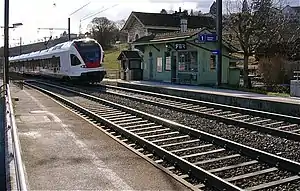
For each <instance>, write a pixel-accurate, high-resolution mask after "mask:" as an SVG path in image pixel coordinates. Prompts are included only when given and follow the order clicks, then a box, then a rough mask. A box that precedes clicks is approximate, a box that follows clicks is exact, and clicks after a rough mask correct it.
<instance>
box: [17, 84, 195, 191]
mask: <svg viewBox="0 0 300 191" xmlns="http://www.w3.org/2000/svg"><path fill="white" fill-rule="evenodd" d="M11 91H12V96H13V97H18V98H19V101H17V102H15V115H16V121H17V126H18V132H19V137H20V142H21V147H22V148H21V149H22V159H23V161H24V164H25V171H26V177H27V182H28V185H29V188H30V189H31V190H91V189H93V190H189V189H188V188H187V187H185V186H184V185H182V184H181V183H179V182H177V181H176V180H174V179H173V178H172V177H170V176H169V175H167V174H166V173H164V172H162V171H161V170H159V169H157V168H156V167H154V166H153V165H151V164H150V163H149V162H147V161H145V160H144V159H143V158H141V157H140V156H138V155H136V154H135V153H133V152H132V151H130V150H128V149H127V148H126V147H124V146H123V145H121V144H119V143H118V142H116V141H115V140H113V139H112V138H110V137H109V136H108V135H106V134H105V133H103V132H101V131H100V130H98V129H97V128H95V127H94V126H93V125H91V124H90V123H88V122H86V121H85V120H84V119H82V118H81V117H79V116H77V115H76V114H74V113H72V112H70V111H69V110H67V109H65V108H64V107H62V106H60V105H59V104H57V103H56V102H54V101H53V100H52V99H51V98H49V97H47V96H45V95H44V94H42V93H40V92H38V91H36V90H33V89H29V88H25V87H24V89H23V90H21V89H19V88H17V87H15V86H12V88H11Z"/></svg>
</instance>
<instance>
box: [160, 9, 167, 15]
mask: <svg viewBox="0 0 300 191" xmlns="http://www.w3.org/2000/svg"><path fill="white" fill-rule="evenodd" d="M160 13H161V14H168V12H167V11H166V9H162V10H161V11H160Z"/></svg>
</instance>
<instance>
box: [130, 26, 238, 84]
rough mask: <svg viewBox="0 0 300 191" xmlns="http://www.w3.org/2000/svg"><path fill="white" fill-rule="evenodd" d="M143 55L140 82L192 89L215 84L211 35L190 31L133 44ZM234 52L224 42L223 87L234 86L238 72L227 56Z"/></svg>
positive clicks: (214, 46) (145, 38)
mask: <svg viewBox="0 0 300 191" xmlns="http://www.w3.org/2000/svg"><path fill="white" fill-rule="evenodd" d="M132 45H133V46H134V48H135V49H139V50H140V51H141V52H142V53H143V62H142V64H141V67H142V69H143V75H142V76H143V80H150V81H162V82H174V83H180V84H193V85H204V84H205V85H215V84H216V82H217V71H216V66H217V62H218V60H217V57H218V56H217V54H218V51H217V42H216V35H215V33H214V31H211V30H207V29H192V30H186V31H185V32H182V31H180V32H170V33H163V34H155V35H149V36H144V37H142V38H140V39H138V40H136V41H134V42H133V43H132ZM235 51H237V50H236V49H235V48H234V47H233V46H231V45H230V44H229V43H226V42H223V49H222V55H223V57H222V84H229V85H237V84H239V79H240V70H239V69H238V68H236V67H234V66H231V65H230V63H231V62H234V60H233V59H232V57H231V56H230V53H233V52H235Z"/></svg>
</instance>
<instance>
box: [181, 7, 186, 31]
mask: <svg viewBox="0 0 300 191" xmlns="http://www.w3.org/2000/svg"><path fill="white" fill-rule="evenodd" d="M179 11H180V12H181V8H180V9H179ZM187 18H188V15H187V13H185V12H183V13H180V14H179V19H180V32H186V31H187V21H188V19H187Z"/></svg>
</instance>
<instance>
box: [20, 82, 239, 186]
mask: <svg viewBox="0 0 300 191" xmlns="http://www.w3.org/2000/svg"><path fill="white" fill-rule="evenodd" d="M24 84H25V85H27V86H30V87H33V88H35V89H37V90H39V91H41V92H43V93H45V94H47V95H50V96H52V97H55V98H56V99H58V100H59V101H61V102H63V103H65V104H66V105H69V106H71V107H72V108H75V109H76V110H79V111H80V112H82V113H84V114H85V115H87V116H89V117H91V118H92V119H94V120H100V121H101V122H102V123H103V125H104V126H108V127H111V128H113V129H114V130H116V131H118V132H119V133H121V134H123V135H125V136H126V137H129V138H131V139H132V140H134V141H136V142H137V143H139V144H140V145H143V146H144V147H146V148H147V149H148V150H151V151H153V152H154V153H155V154H157V155H158V156H160V157H161V158H167V159H168V161H169V162H172V163H175V164H177V166H179V167H180V169H182V170H183V171H185V172H186V173H187V174H191V175H193V176H195V177H197V178H198V179H200V180H202V181H203V182H205V183H207V184H209V185H210V186H213V187H216V188H217V189H221V190H224V189H225V190H237V191H241V190H243V189H241V188H239V187H237V186H235V185H233V184H231V183H229V182H227V181H225V180H224V179H222V178H220V177H218V176H215V175H213V174H212V173H209V172H208V171H206V170H204V169H202V168H200V167H198V166H196V165H194V164H192V163H190V162H188V161H187V160H184V159H182V158H180V157H178V156H176V155H174V154H173V153H171V152H169V151H167V150H165V149H163V148H161V147H159V146H157V145H155V144H154V143H151V142H150V141H148V140H146V139H144V138H142V137H140V136H137V135H135V134H134V133H132V132H130V131H128V130H126V129H125V128H122V127H121V126H120V125H117V124H115V123H113V122H111V121H109V120H107V119H105V118H104V117H101V116H100V115H97V114H96V113H94V112H91V111H89V110H87V109H85V108H84V107H82V106H80V105H78V104H76V103H74V102H71V101H69V100H67V99H65V98H63V97H62V96H59V95H57V94H55V93H52V92H50V91H48V90H45V89H43V88H40V87H38V86H35V85H33V84H30V83H27V82H24ZM49 86H52V87H56V88H59V89H63V90H65V91H68V92H72V93H75V94H77V95H80V96H82V97H85V98H90V99H91V100H94V99H95V100H97V101H101V102H103V103H106V104H107V105H114V103H112V102H108V101H105V100H98V98H96V97H93V96H92V97H89V95H87V94H84V93H80V92H75V91H73V90H69V89H66V88H63V87H59V86H54V85H50V84H49ZM114 106H116V107H117V108H119V107H122V106H121V105H114ZM127 109H129V108H127ZM134 111H135V110H131V112H134ZM135 114H141V113H135ZM148 117H152V116H148ZM169 122H171V121H165V122H164V123H169Z"/></svg>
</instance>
